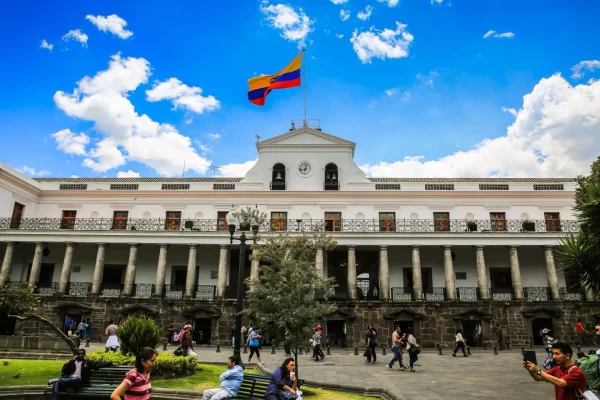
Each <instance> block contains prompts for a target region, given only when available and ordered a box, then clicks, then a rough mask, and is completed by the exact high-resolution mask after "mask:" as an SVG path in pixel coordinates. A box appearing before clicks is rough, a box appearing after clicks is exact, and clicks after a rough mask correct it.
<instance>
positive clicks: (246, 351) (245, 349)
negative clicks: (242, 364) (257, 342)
mask: <svg viewBox="0 0 600 400" xmlns="http://www.w3.org/2000/svg"><path fill="white" fill-rule="evenodd" d="M244 354H248V348H247V347H246V345H244Z"/></svg>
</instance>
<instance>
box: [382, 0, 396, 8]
mask: <svg viewBox="0 0 600 400" xmlns="http://www.w3.org/2000/svg"><path fill="white" fill-rule="evenodd" d="M377 1H378V2H380V3H386V4H387V6H388V7H396V6H397V5H398V3H399V2H400V0H377Z"/></svg>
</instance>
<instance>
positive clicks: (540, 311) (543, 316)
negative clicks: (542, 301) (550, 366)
mask: <svg viewBox="0 0 600 400" xmlns="http://www.w3.org/2000/svg"><path fill="white" fill-rule="evenodd" d="M522 313H523V317H525V320H524V321H523V322H524V323H525V329H527V330H528V331H529V332H530V337H531V340H532V341H533V344H534V345H537V346H541V345H543V344H544V339H543V337H542V330H543V329H549V330H550V331H552V337H554V338H556V339H562V340H565V341H569V340H570V338H569V337H564V338H561V337H560V334H561V332H559V329H558V328H559V326H560V324H559V319H560V316H561V314H562V313H561V312H560V310H558V309H553V308H546V307H537V308H529V309H525V310H523V311H522Z"/></svg>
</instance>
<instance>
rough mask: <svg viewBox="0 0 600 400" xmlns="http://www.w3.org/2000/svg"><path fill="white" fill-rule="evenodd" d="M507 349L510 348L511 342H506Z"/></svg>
mask: <svg viewBox="0 0 600 400" xmlns="http://www.w3.org/2000/svg"><path fill="white" fill-rule="evenodd" d="M506 350H510V342H506Z"/></svg>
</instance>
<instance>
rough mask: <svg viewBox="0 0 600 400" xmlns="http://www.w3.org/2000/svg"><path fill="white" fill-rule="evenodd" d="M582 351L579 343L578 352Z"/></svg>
mask: <svg viewBox="0 0 600 400" xmlns="http://www.w3.org/2000/svg"><path fill="white" fill-rule="evenodd" d="M580 351H581V346H580V345H577V352H578V353H579V352H580Z"/></svg>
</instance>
